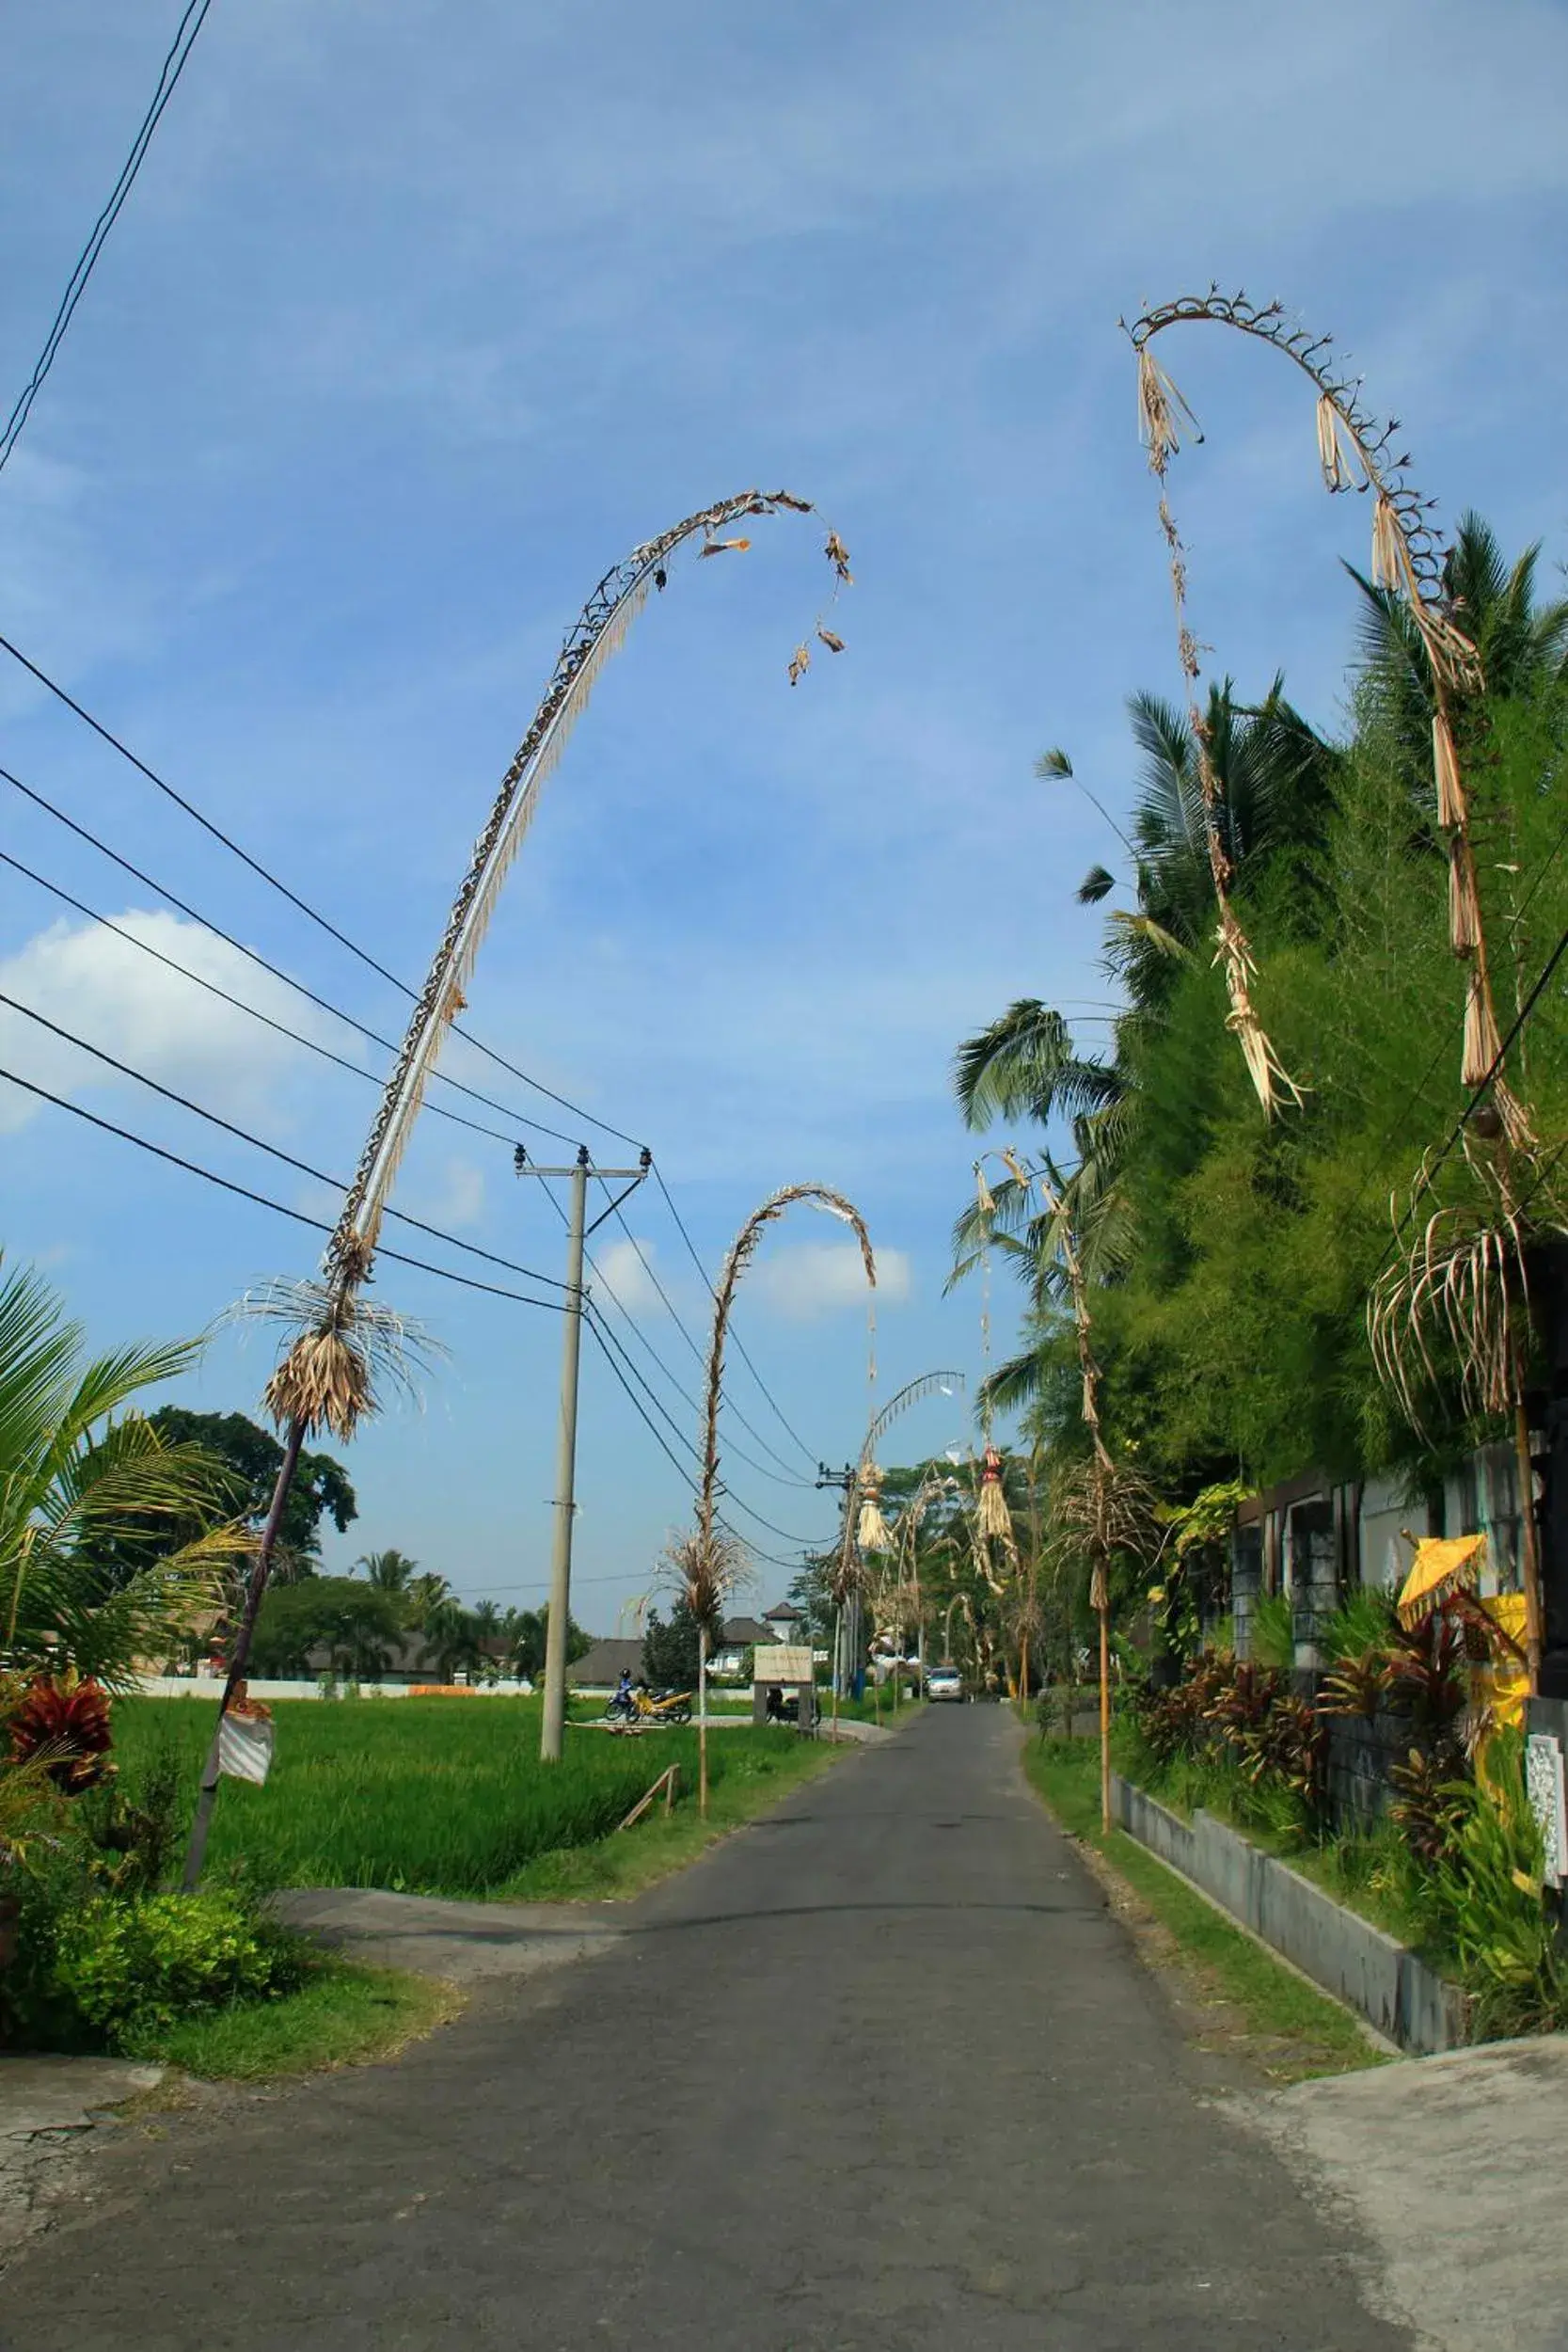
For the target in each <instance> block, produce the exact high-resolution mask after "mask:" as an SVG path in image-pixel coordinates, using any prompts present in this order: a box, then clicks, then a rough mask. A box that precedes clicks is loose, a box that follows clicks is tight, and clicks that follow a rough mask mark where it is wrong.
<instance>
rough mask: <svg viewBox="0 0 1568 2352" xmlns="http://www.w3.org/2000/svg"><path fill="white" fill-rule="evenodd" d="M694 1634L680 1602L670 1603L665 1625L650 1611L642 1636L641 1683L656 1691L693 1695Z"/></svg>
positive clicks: (693, 1625)
mask: <svg viewBox="0 0 1568 2352" xmlns="http://www.w3.org/2000/svg"><path fill="white" fill-rule="evenodd" d="M698 1632H699V1629H698V1625H697V1620H696V1618H695V1617H694V1616H693V1615H692V1613H691V1611H690V1610H689V1607H688V1606H687V1604H686V1602H685V1601H684V1600H676V1601H675V1602H674V1604H673V1607H672V1608H671V1611H670V1615H669V1620H668V1622H666V1620H665V1619H664V1618H662V1617H661V1616H660V1615H659V1613H658V1611H657V1609H650V1611H649V1612H648V1622H647V1625H646V1627H645V1628H644V1629H643V1634H642V1677H643V1680H644V1681H645V1682H647V1683H648V1684H649V1685H650V1686H651V1687H652V1688H653V1689H654V1690H656V1691H694V1690H695V1689H696V1687H697V1666H698Z"/></svg>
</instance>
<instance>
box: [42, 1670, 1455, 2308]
mask: <svg viewBox="0 0 1568 2352" xmlns="http://www.w3.org/2000/svg"><path fill="white" fill-rule="evenodd" d="M622 1916H623V1917H624V1918H625V1921H626V1927H627V1929H628V1932H627V1933H626V1935H625V1936H624V1937H623V1938H622V1939H621V1940H620V1941H619V1942H618V1943H616V1944H615V1945H614V1946H613V1947H610V1949H609V1950H607V1951H605V1952H602V1953H601V1954H600V1955H598V1956H597V1957H594V1958H591V1959H586V1960H581V1961H578V1962H576V1963H572V1964H570V1965H568V1966H566V1967H563V1968H562V1969H560V1970H557V1971H556V1972H555V1973H553V1974H552V1975H550V1976H548V1977H545V1978H536V1979H529V1980H522V1981H513V1982H509V1983H496V1984H490V1985H487V1986H484V1987H483V1988H481V1991H480V1994H479V1995H478V1997H477V1999H476V2004H475V2006H474V2007H473V2008H472V2009H471V2010H469V2012H468V2013H467V2015H466V2016H465V2017H464V2018H463V2019H462V2020H461V2021H460V2022H459V2023H458V2024H457V2025H455V2026H452V2027H451V2028H449V2029H448V2030H447V2031H446V2032H444V2033H442V2034H439V2035H437V2036H436V2038H435V2039H433V2040H432V2041H430V2042H426V2043H424V2044H422V2045H420V2047H418V2048H416V2049H414V2050H412V2051H410V2052H409V2053H408V2054H407V2055H406V2056H405V2057H404V2058H403V2059H402V2060H401V2061H399V2062H398V2063H397V2064H394V2065H388V2066H384V2067H376V2068H370V2069H363V2070H357V2071H351V2072H347V2073H344V2074H338V2075H334V2076H329V2077H326V2078H324V2079H321V2080H318V2081H316V2082H313V2083H310V2084H307V2085H305V2086H303V2087H299V2088H296V2089H294V2090H288V2091H285V2092H281V2093H278V2094H276V2095H274V2096H271V2097H269V2098H267V2099H265V2100H263V2101H261V2102H254V2101H251V2102H245V2103H242V2104H241V2105H240V2106H238V2107H237V2108H235V2109H234V2110H232V2111H230V2113H229V2114H228V2115H226V2116H223V2117H219V2118H214V2117H212V2116H197V2117H192V2118H175V2119H172V2120H171V2121H170V2123H169V2126H168V2130H167V2136H166V2137H165V2138H164V2139H163V2140H161V2141H159V2142H157V2143H155V2144H149V2143H147V2142H145V2141H144V2142H141V2143H140V2144H139V2146H138V2147H137V2148H135V2149H132V2148H123V2149H118V2150H116V2151H115V2152H113V2153H112V2155H111V2156H110V2157H108V2158H105V2159H103V2162H102V2163H100V2164H98V2165H96V2166H95V2167H94V2171H95V2175H96V2178H97V2183H98V2188H99V2192H100V2193H99V2195H98V2197H97V2200H96V2201H95V2202H94V2203H93V2204H92V2205H90V2206H88V2207H87V2208H86V2209H85V2210H84V2211H83V2213H82V2214H81V2215H80V2217H77V2218H75V2219H68V2220H67V2221H66V2222H65V2224H64V2225H63V2226H61V2227H59V2228H57V2229H55V2231H53V2232H52V2233H50V2234H49V2235H48V2236H47V2237H45V2238H43V2239H41V2240H40V2241H38V2242H37V2243H36V2245H35V2246H34V2248H33V2249H31V2250H30V2251H29V2252H28V2253H27V2254H26V2255H25V2256H24V2258H23V2259H22V2260H21V2261H20V2262H19V2264H18V2265H17V2266H16V2267H15V2269H14V2270H12V2271H11V2272H9V2273H8V2276H7V2278H6V2280H5V2281H4V2284H3V2286H0V2344H4V2346H5V2352H65V2347H67V2346H71V2347H72V2352H75V2348H76V2347H79V2346H81V2345H82V2344H113V2345H114V2346H115V2347H116V2352H143V2347H146V2348H148V2352H150V2348H151V2347H157V2352H197V2348H198V2347H200V2352H220V2348H222V2347H229V2346H240V2347H244V2352H262V2347H266V2352H299V2348H300V2347H302V2346H303V2347H314V2346H318V2345H319V2346H324V2347H325V2346H327V2345H331V2346H333V2347H335V2348H336V2352H359V2348H360V2347H366V2348H367V2352H368V2348H369V2347H374V2352H403V2348H404V2347H407V2348H408V2352H414V2348H415V2347H417V2348H418V2352H424V2348H425V2347H427V2346H429V2347H434V2346H437V2345H439V2346H442V2347H455V2346H465V2345H469V2344H473V2345H486V2344H497V2345H506V2346H508V2347H513V2348H518V2347H526V2348H527V2352H536V2348H537V2352H557V2348H561V2352H578V2347H581V2346H585V2345H598V2344H627V2345H638V2344H641V2345H680V2346H682V2347H683V2348H684V2352H692V2348H693V2347H695V2348H696V2352H710V2348H712V2347H722V2348H727V2347H731V2346H734V2347H736V2348H737V2352H738V2348H739V2347H745V2352H785V2348H786V2347H789V2348H790V2352H827V2348H828V2347H832V2352H851V2348H852V2347H862V2346H864V2347H871V2346H877V2347H879V2352H899V2348H901V2347H922V2346H927V2345H939V2344H940V2345H942V2346H943V2347H944V2348H945V2352H971V2348H974V2352H981V2348H984V2347H991V2346H1006V2347H1015V2346H1016V2347H1019V2348H1020V2352H1022V2348H1023V2347H1028V2352H1041V2347H1049V2348H1050V2352H1078V2348H1079V2347H1083V2348H1084V2352H1090V2347H1092V2352H1153V2348H1154V2347H1158V2352H1187V2348H1188V2347H1192V2352H1198V2348H1199V2347H1201V2352H1392V2347H1395V2346H1408V2344H1409V2343H1410V2339H1409V2338H1407V2337H1406V2336H1405V2335H1404V2334H1403V2333H1402V2332H1401V2331H1400V2330H1398V2329H1394V2328H1389V2327H1388V2326H1387V2325H1386V2324H1385V2323H1384V2322H1382V2321H1380V2320H1378V2319H1376V2318H1374V2317H1372V2316H1371V2315H1370V2313H1369V2312H1368V2311H1367V2310H1366V2309H1365V2308H1364V2307H1363V2305H1362V2303H1361V2302H1360V2300H1359V2299H1358V2292H1357V2286H1356V2280H1357V2277H1358V2276H1359V2275H1360V2265H1361V2263H1362V2260H1363V2251H1362V2249H1360V2248H1358V2247H1357V2246H1355V2245H1354V2244H1352V2243H1350V2242H1349V2241H1348V2240H1347V2238H1346V2236H1345V2234H1344V2231H1345V2226H1346V2225H1344V2224H1342V2223H1338V2222H1335V2221H1333V2220H1332V2219H1330V2218H1328V2217H1325V2216H1324V2215H1323V2213H1321V2212H1319V2211H1318V2210H1316V2209H1315V2208H1314V2206H1313V2205H1312V2204H1311V2203H1309V2202H1308V2201H1307V2198H1306V2197H1305V2196H1304V2194H1303V2192H1302V2191H1301V2190H1300V2189H1299V2188H1298V2187H1297V2186H1296V2185H1295V2184H1294V2182H1293V2180H1292V2178H1291V2175H1290V2174H1289V2173H1288V2172H1287V2171H1286V2170H1285V2169H1284V2168H1283V2166H1282V2165H1281V2163H1280V2162H1279V2160H1278V2158H1277V2157H1276V2156H1275V2153H1273V2151H1272V2149H1271V2148H1270V2147H1269V2146H1268V2145H1267V2144H1266V2143H1265V2142H1263V2141H1262V2140H1261V2139H1259V2137H1257V2136H1256V2135H1255V2134H1253V2133H1252V2132H1250V2131H1249V2130H1247V2129H1245V2128H1244V2127H1243V2125H1242V2124H1241V2123H1240V2122H1238V2121H1237V2120H1236V2119H1235V2117H1234V2116H1233V2115H1231V2114H1229V2113H1227V2107H1226V2102H1225V2101H1224V2100H1223V2099H1216V2098H1215V2097H1214V2096H1213V2095H1212V2091H1211V2090H1206V2089H1205V2087H1204V2083H1203V2080H1202V2078H1201V2076H1200V2075H1199V2074H1197V2073H1196V2072H1195V2060H1194V2058H1193V2057H1192V2055H1191V2054H1190V2053H1189V2051H1188V2050H1187V2048H1186V2046H1185V2044H1184V2043H1183V2042H1182V2039H1181V2036H1180V2032H1179V2030H1178V2029H1177V2027H1176V2026H1175V2025H1174V2023H1173V2021H1172V2017H1171V2014H1170V2012H1169V2010H1168V2009H1167V2007H1166V2004H1165V2000H1164V1994H1163V1993H1162V1992H1161V1990H1160V1987H1159V1985H1158V1984H1157V1983H1156V1982H1155V1980H1154V1979H1151V1978H1150V1977H1149V1976H1148V1974H1147V1973H1146V1972H1145V1970H1144V1968H1143V1965H1142V1963H1140V1962H1139V1961H1138V1959H1137V1958H1136V1956H1135V1955H1134V1953H1133V1951H1132V1947H1131V1945H1130V1943H1129V1941H1128V1939H1127V1936H1126V1933H1125V1931H1123V1930H1122V1928H1121V1927H1119V1926H1118V1925H1117V1922H1116V1921H1115V1920H1114V1919H1113V1918H1112V1917H1111V1916H1110V1915H1109V1914H1108V1913H1107V1911H1106V1909H1105V1906H1104V1903H1103V1899H1102V1898H1101V1894H1100V1891H1099V1889H1098V1888H1097V1886H1096V1885H1095V1883H1093V1881H1092V1880H1091V1878H1090V1877H1089V1876H1088V1874H1087V1873H1086V1872H1085V1869H1084V1868H1083V1867H1082V1866H1081V1864H1080V1863H1079V1862H1078V1861H1077V1859H1076V1857H1075V1856H1074V1854H1073V1852H1072V1851H1071V1849H1070V1847H1069V1845H1068V1844H1067V1843H1066V1841H1065V1840H1064V1839H1063V1838H1062V1837H1061V1836H1058V1834H1057V1833H1056V1831H1055V1830H1054V1829H1053V1827H1052V1825H1051V1823H1050V1822H1049V1820H1047V1819H1046V1817H1045V1815H1044V1814H1043V1813H1042V1812H1041V1811H1040V1809H1039V1808H1038V1806H1037V1804H1036V1802H1035V1800H1034V1798H1033V1797H1032V1795H1031V1794H1030V1793H1029V1791H1028V1790H1027V1788H1025V1786H1024V1784H1023V1782H1022V1776H1021V1774H1020V1772H1019V1769H1018V1764H1017V1750H1016V1732H1015V1730H1014V1727H1013V1726H1012V1724H1011V1723H1010V1722H1009V1720H1008V1718H1007V1717H1006V1715H1005V1714H1004V1712H1003V1711H1002V1710H1001V1709H999V1708H962V1709H959V1708H953V1709H951V1710H943V1709H941V1708H930V1709H927V1711H926V1712H925V1713H924V1714H923V1715H922V1716H920V1717H919V1718H918V1719H917V1720H916V1721H915V1722H914V1723H913V1724H911V1726H910V1727H909V1728H908V1729H907V1730H906V1731H905V1732H904V1734H903V1735H902V1736H901V1737H899V1738H898V1739H897V1740H892V1741H889V1742H888V1743H887V1744H886V1745H884V1746H883V1747H880V1748H878V1749H874V1750H870V1751H865V1752H861V1753H857V1754H856V1755H854V1756H850V1757H848V1758H847V1760H846V1761H845V1762H843V1763H841V1764H839V1765H838V1766H837V1767H835V1769H834V1770H833V1771H832V1772H830V1773H828V1774H827V1775H826V1776H824V1777H823V1778H821V1779H819V1780H817V1781H816V1782H815V1783H813V1784H811V1785H809V1786H807V1787H805V1788H802V1789H800V1790H799V1791H798V1792H797V1793H796V1794H795V1796H794V1797H792V1798H791V1799H790V1800H788V1801H787V1802H786V1803H785V1804H784V1806H783V1807H782V1808H781V1809H780V1810H779V1811H778V1812H777V1813H776V1814H775V1815H773V1816H772V1817H771V1818H770V1819H769V1820H767V1821H766V1822H763V1823H759V1824H757V1825H756V1826H754V1827H753V1828H752V1829H751V1830H749V1831H747V1832H745V1833H744V1834H742V1835H741V1836H737V1837H736V1838H733V1839H731V1840H730V1841H728V1842H727V1843H726V1844H725V1845H723V1846H721V1848H719V1849H718V1850H717V1851H714V1852H713V1853H712V1854H711V1855H710V1856H709V1857H708V1858H707V1859H706V1860H705V1862H703V1863H702V1864H700V1865H699V1866H698V1867H695V1868H693V1869H691V1870H689V1871H688V1872H687V1873H686V1874H685V1875H684V1876H682V1877H681V1878H679V1879H677V1880H674V1881H672V1882H670V1883H667V1884H666V1885H665V1886H664V1887H662V1888H659V1889H656V1890H655V1892H654V1893H653V1894H652V1895H650V1896H648V1897H645V1898H643V1899H641V1901H640V1902H639V1903H638V1904H637V1905H636V1906H634V1907H633V1908H632V1909H631V1910H630V1911H629V1913H626V1914H624V1915H622Z"/></svg>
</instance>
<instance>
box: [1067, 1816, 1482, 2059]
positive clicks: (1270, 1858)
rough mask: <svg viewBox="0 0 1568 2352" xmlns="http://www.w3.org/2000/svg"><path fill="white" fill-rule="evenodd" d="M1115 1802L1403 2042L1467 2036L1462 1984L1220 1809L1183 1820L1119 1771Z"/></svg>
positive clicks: (1129, 1825)
mask: <svg viewBox="0 0 1568 2352" xmlns="http://www.w3.org/2000/svg"><path fill="white" fill-rule="evenodd" d="M1111 1804H1112V1810H1113V1811H1114V1813H1115V1815H1116V1818H1117V1821H1118V1822H1119V1823H1120V1825H1121V1827H1122V1828H1123V1829H1124V1830H1125V1831H1126V1832H1127V1834H1128V1836H1130V1837H1135V1838H1136V1839H1137V1841H1138V1843H1139V1844H1140V1845H1141V1846H1147V1847H1148V1850H1149V1851H1150V1852H1151V1853H1155V1854H1158V1855H1159V1857H1160V1859H1161V1861H1162V1862H1168V1863H1169V1864H1170V1866H1171V1867H1172V1868H1173V1869H1175V1870H1179V1871H1180V1873H1181V1876H1182V1877H1183V1878H1185V1879H1190V1880H1191V1881H1192V1883H1193V1884H1194V1885H1195V1886H1196V1887H1198V1888H1199V1889H1200V1890H1201V1891H1202V1893H1204V1894H1205V1895H1207V1896H1209V1898H1210V1899H1211V1900H1212V1901H1213V1902H1216V1903H1218V1904H1219V1906H1220V1908H1221V1909H1222V1910H1223V1911H1227V1912H1229V1914H1230V1915H1231V1917H1232V1918H1234V1919H1238V1920H1240V1922H1241V1923H1242V1925H1243V1927H1245V1928H1250V1929H1251V1931H1252V1932H1253V1934H1254V1935H1256V1936H1258V1937H1259V1939H1260V1941H1261V1942H1263V1943H1265V1944H1268V1945H1271V1946H1272V1947H1273V1948H1274V1949H1275V1951H1276V1952H1280V1953H1282V1954H1283V1956H1284V1957H1285V1958H1286V1959H1287V1960H1289V1961H1291V1962H1293V1963H1294V1964H1295V1966H1296V1967H1298V1968H1299V1969H1300V1970H1301V1972H1302V1974H1303V1975H1304V1976H1307V1977H1310V1978H1311V1979H1312V1980H1313V1982H1314V1983H1315V1984H1321V1985H1322V1986H1323V1989H1324V1991H1325V1992H1328V1993H1332V1994H1334V1995H1335V1996H1336V1998H1337V1999H1338V2000H1341V2001H1344V2002H1345V2003H1347V2005H1348V2006H1349V2007H1350V2008H1352V2009H1354V2010H1359V2011H1360V2013H1361V2015H1362V2016H1363V2017H1365V2018H1366V2019H1367V2020H1368V2021H1369V2023H1370V2024H1371V2025H1373V2026H1376V2027H1377V2029H1378V2031H1379V2032H1380V2033H1382V2034H1386V2036H1387V2038H1388V2040H1389V2041H1390V2042H1398V2043H1399V2045H1400V2047H1401V2049H1403V2050H1411V2051H1414V2052H1416V2053H1417V2054H1418V2055H1419V2056H1422V2057H1425V2056H1428V2055H1430V2054H1431V2053H1433V2052H1435V2051H1438V2050H1454V2049H1459V2048H1461V2047H1462V2046H1463V2045H1464V2043H1465V2041H1466V2039H1467V2005H1466V2002H1465V1994H1463V1993H1462V1992H1461V1991H1460V1989H1459V1987H1458V1986H1457V1985H1454V1984H1449V1982H1448V1981H1447V1980H1446V1979H1444V1978H1442V1977H1440V1976H1438V1975H1437V1973H1436V1971H1435V1970H1434V1969H1432V1968H1429V1967H1428V1966H1427V1964H1426V1963H1425V1961H1423V1960H1419V1959H1418V1957H1417V1955H1416V1954H1415V1953H1414V1952H1413V1951H1411V1950H1409V1949H1408V1947H1406V1946H1405V1945H1403V1944H1398V1943H1396V1942H1395V1940H1394V1938H1393V1937H1392V1936H1391V1935H1385V1934H1384V1933H1383V1931H1382V1930H1381V1929H1380V1928H1374V1927H1373V1926H1372V1924H1371V1922H1370V1920H1367V1919H1362V1918H1360V1917H1358V1916H1357V1915H1356V1914H1355V1913H1354V1911H1347V1910H1346V1909H1345V1908H1344V1906H1343V1904H1341V1903H1337V1902H1336V1901H1335V1900H1334V1899H1333V1898H1332V1896H1329V1895H1325V1894H1324V1893H1323V1889H1322V1888H1321V1887H1317V1886H1314V1885H1313V1884H1312V1883H1311V1881H1310V1880H1309V1879H1305V1878H1303V1877H1302V1876H1301V1874H1300V1872H1299V1871H1297V1870H1292V1869H1291V1867H1290V1866H1289V1865H1288V1864H1287V1863H1283V1862H1278V1861H1276V1860H1275V1857H1274V1855H1273V1854H1268V1853H1265V1852H1264V1851H1262V1849H1261V1848H1260V1847H1259V1846H1255V1845H1254V1844H1253V1843H1252V1841H1251V1839H1250V1838H1246V1837H1243V1836H1241V1835H1240V1834H1239V1833H1238V1832H1237V1831H1235V1830H1233V1829H1230V1828H1228V1827H1227V1824H1226V1823H1225V1822H1224V1821H1220V1820H1215V1818H1214V1816H1213V1815H1212V1813H1205V1812H1203V1811H1202V1810H1201V1809H1200V1810H1199V1811H1197V1812H1196V1813H1195V1814H1194V1815H1193V1818H1192V1820H1190V1821H1184V1820H1182V1819H1181V1818H1180V1815H1179V1814H1176V1813H1171V1812H1168V1811H1167V1810H1166V1808H1165V1807H1164V1805H1163V1804H1156V1803H1155V1801H1154V1799H1153V1798H1152V1797H1149V1796H1147V1795H1146V1794H1145V1793H1144V1791H1143V1790H1142V1789H1141V1788H1136V1787H1134V1785H1133V1783H1132V1781H1130V1780H1123V1778H1122V1777H1121V1775H1120V1773H1119V1772H1114V1773H1113V1774H1112V1776H1111Z"/></svg>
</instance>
